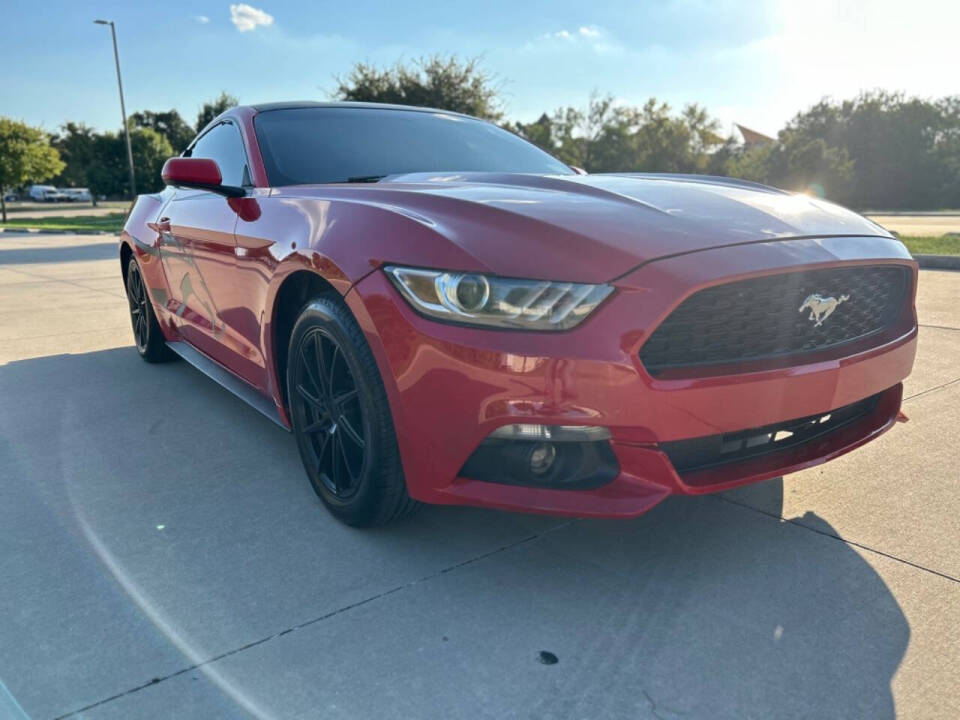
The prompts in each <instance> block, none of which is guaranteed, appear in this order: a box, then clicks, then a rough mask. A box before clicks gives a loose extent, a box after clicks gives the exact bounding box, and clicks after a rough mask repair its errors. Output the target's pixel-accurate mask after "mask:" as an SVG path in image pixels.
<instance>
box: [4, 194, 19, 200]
mask: <svg viewBox="0 0 960 720" xmlns="http://www.w3.org/2000/svg"><path fill="white" fill-rule="evenodd" d="M19 199H20V196H19V195H17V194H16V193H15V192H8V193H7V194H6V195H4V196H3V201H4V202H16V201H17V200H19Z"/></svg>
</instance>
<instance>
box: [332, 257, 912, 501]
mask: <svg viewBox="0 0 960 720" xmlns="http://www.w3.org/2000/svg"><path fill="white" fill-rule="evenodd" d="M885 263H893V264H901V265H908V266H910V267H911V268H912V271H913V275H914V287H915V285H916V265H915V263H914V262H913V260H912V259H911V258H910V255H909V254H908V253H907V251H906V249H905V248H904V247H903V245H902V244H901V243H899V242H898V241H895V240H892V239H886V238H817V239H800V240H791V241H779V242H769V243H754V244H745V245H738V246H730V247H726V248H718V249H713V250H706V251H702V252H697V253H691V254H686V255H680V256H675V257H671V258H666V259H662V260H659V261H656V262H651V263H648V264H646V265H644V266H642V267H641V268H639V269H637V270H635V271H633V272H631V273H629V274H627V275H625V276H623V277H621V278H620V279H618V280H617V281H615V282H614V284H615V285H616V287H617V292H616V293H614V295H613V296H611V298H609V299H608V301H607V302H606V303H605V304H604V305H603V306H602V307H601V308H599V309H598V310H597V311H596V312H595V313H594V314H593V315H592V316H591V317H590V318H588V319H587V320H586V321H585V322H584V323H582V324H581V325H580V326H578V327H577V328H575V329H573V330H571V331H569V332H563V333H526V332H516V331H491V330H483V329H476V328H468V327H460V326H455V325H445V324H441V323H436V322H432V321H430V320H427V319H424V318H422V317H420V316H419V315H417V314H416V313H415V312H413V311H412V310H411V309H410V307H409V306H408V305H407V304H406V302H405V301H404V300H403V299H402V298H401V297H400V296H399V295H398V293H397V292H396V291H395V289H394V288H393V287H392V285H391V284H390V283H389V281H388V280H387V278H386V277H384V275H383V274H382V273H380V272H375V273H372V274H371V275H369V276H367V277H366V278H365V279H364V280H362V281H361V282H360V283H358V284H357V285H356V286H355V288H354V289H353V290H352V291H351V292H350V293H348V295H347V301H348V303H349V304H350V306H351V309H352V310H353V312H354V314H355V316H356V317H357V319H358V321H359V322H360V324H361V326H362V327H363V329H364V332H365V334H366V336H367V338H368V341H369V342H370V345H371V348H372V350H373V352H374V355H375V357H376V359H377V362H378V364H379V366H380V370H381V374H382V376H383V379H384V385H385V387H386V390H387V395H388V398H389V400H390V406H391V411H392V414H393V419H394V425H395V429H396V433H397V439H398V443H399V446H400V451H401V456H402V459H403V467H404V472H405V475H406V479H407V485H408V488H409V491H410V494H411V496H413V497H414V498H417V499H419V500H423V501H425V502H431V503H446V504H469V505H482V506H486V507H496V508H501V509H509V510H523V511H532V512H544V513H555V514H567V515H579V516H602V517H630V516H635V515H638V514H640V513H643V512H645V511H647V510H649V509H650V508H651V507H653V506H654V505H655V504H657V503H658V502H660V501H661V500H662V499H663V498H664V497H666V496H667V495H670V494H700V493H705V492H714V491H718V490H724V489H728V488H731V487H735V486H737V485H742V484H745V483H749V482H755V481H758V480H762V479H765V478H769V477H775V476H777V475H781V474H784V473H787V472H791V471H794V470H798V469H800V468H804V467H809V466H811V465H815V464H818V463H821V462H825V461H827V460H829V459H831V458H833V457H836V456H838V455H841V454H843V453H845V452H848V451H850V450H852V449H854V448H856V447H858V446H860V445H862V444H864V443H866V442H868V441H870V440H871V439H873V438H874V437H876V436H877V435H879V434H880V433H882V432H884V431H885V430H886V429H888V428H889V427H890V426H891V425H892V423H893V422H894V421H895V419H896V416H897V413H898V411H899V408H900V399H901V385H900V383H901V381H902V380H903V379H904V378H905V377H907V375H909V373H910V370H911V368H912V366H913V359H914V355H915V352H916V317H915V314H914V313H913V312H912V295H911V312H910V313H909V317H908V318H905V321H904V323H903V324H902V325H901V326H899V327H898V330H897V332H896V333H895V334H894V336H891V337H885V338H884V339H883V341H882V342H881V343H880V344H879V345H876V346H874V347H871V348H870V349H868V350H862V351H860V352H857V353H855V354H851V355H844V356H840V357H835V356H833V357H829V358H818V359H816V360H815V361H809V360H807V361H805V362H804V363H803V364H799V365H787V366H783V365H781V366H778V367H773V368H763V369H751V370H749V371H746V372H737V373H734V374H718V375H709V374H706V375H700V376H697V377H681V378H676V377H674V378H671V379H663V378H653V377H651V376H650V375H649V374H648V373H647V372H646V371H645V369H644V367H643V365H642V364H641V362H640V360H639V357H638V351H639V348H640V346H641V345H642V343H643V342H644V340H645V339H646V337H647V336H648V333H649V332H650V331H651V330H652V329H653V328H654V327H656V325H657V324H658V323H659V322H660V321H661V320H662V319H663V318H664V317H666V315H667V314H668V313H669V312H670V311H671V310H672V309H673V308H674V307H676V306H677V305H678V304H679V303H680V302H681V301H682V300H683V299H684V298H686V297H687V296H689V295H690V294H692V293H693V292H696V291H697V290H699V289H701V288H703V287H706V286H707V285H711V284H716V283H720V282H730V281H734V280H738V279H745V278H748V277H752V276H758V275H764V274H770V273H777V272H784V271H794V270H799V269H803V268H808V267H834V266H847V265H855V264H869V265H877V264H885ZM873 395H878V402H877V403H876V405H875V406H874V407H873V409H872V410H871V412H870V413H868V414H867V415H865V416H864V417H861V418H859V419H858V420H857V421H856V422H853V423H851V424H848V425H846V426H844V427H843V428H840V429H838V430H837V431H835V432H833V433H830V434H828V435H826V436H824V437H822V438H820V439H818V440H817V441H816V442H810V443H806V444H804V445H801V446H798V447H794V448H790V449H789V450H783V451H778V452H771V453H769V454H765V455H763V456H760V457H757V458H753V459H750V460H746V461H744V462H738V463H733V464H727V465H724V466H721V467H717V468H713V469H710V470H706V471H699V472H695V473H689V474H680V473H678V472H677V471H676V470H675V469H674V467H673V465H672V464H671V462H670V460H669V458H668V457H667V455H666V454H665V453H664V452H663V450H662V449H661V448H660V447H659V445H660V444H661V443H665V442H670V441H677V440H683V439H688V438H695V437H700V436H707V435H715V434H718V433H729V432H734V431H739V430H746V429H749V428H757V427H762V426H767V425H772V424H775V423H779V422H783V421H786V420H791V419H795V418H802V417H806V416H811V415H816V414H818V413H827V412H829V411H830V410H833V409H836V408H839V407H842V406H846V405H849V404H851V403H854V402H857V401H859V400H862V399H864V398H867V397H870V396H873ZM518 422H523V423H540V424H546V425H601V426H604V427H607V428H609V429H610V432H611V435H612V440H611V443H612V449H613V451H614V453H615V455H616V457H617V461H618V463H619V466H620V472H619V474H618V475H617V477H616V478H615V479H614V480H613V481H612V482H610V483H608V484H606V485H603V486H602V487H599V488H594V489H588V490H567V489H551V488H536V487H523V486H516V485H504V484H499V483H491V482H481V481H476V480H469V479H465V478H461V477H458V473H459V471H460V469H461V468H462V467H463V465H464V463H465V462H466V460H467V458H468V457H469V456H470V455H471V453H472V452H473V451H474V450H475V449H476V448H477V447H478V445H479V444H480V443H481V442H482V441H483V440H484V438H486V437H487V436H488V435H489V434H490V433H491V432H492V431H493V430H494V429H496V428H497V427H499V426H501V425H505V424H510V423H518Z"/></svg>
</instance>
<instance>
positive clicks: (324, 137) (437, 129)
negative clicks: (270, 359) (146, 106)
mask: <svg viewBox="0 0 960 720" xmlns="http://www.w3.org/2000/svg"><path fill="white" fill-rule="evenodd" d="M255 127H256V132H257V140H258V141H259V143H260V152H261V154H262V155H263V163H264V165H265V166H266V170H267V177H268V179H269V180H270V184H271V185H273V186H280V185H305V184H314V183H340V182H350V181H354V182H356V181H370V180H372V179H377V178H379V177H382V176H384V175H393V174H397V173H411V172H469V171H481V172H511V173H535V174H550V175H557V174H560V175H570V174H573V171H572V170H571V169H570V168H569V167H567V166H566V165H564V164H563V163H561V162H560V161H559V160H556V159H555V158H553V157H552V156H550V155H548V154H547V153H545V152H544V151H542V150H540V149H539V148H537V147H535V146H534V145H531V144H530V143H528V142H526V141H525V140H521V139H520V138H519V137H517V136H516V135H514V134H512V133H509V132H507V131H506V130H502V129H501V128H498V127H497V126H495V125H492V124H490V123H487V122H483V121H480V120H474V119H471V118H466V117H462V116H457V115H447V114H445V113H430V112H412V111H409V110H388V109H384V110H377V109H370V108H336V107H330V108H296V109H286V110H271V111H267V112H263V113H261V114H259V115H257V116H256V119H255Z"/></svg>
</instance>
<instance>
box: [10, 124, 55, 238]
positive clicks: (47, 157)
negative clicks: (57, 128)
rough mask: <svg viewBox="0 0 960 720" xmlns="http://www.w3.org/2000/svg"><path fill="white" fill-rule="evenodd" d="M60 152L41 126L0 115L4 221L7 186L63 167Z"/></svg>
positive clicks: (50, 174) (35, 179)
mask: <svg viewBox="0 0 960 720" xmlns="http://www.w3.org/2000/svg"><path fill="white" fill-rule="evenodd" d="M63 167H64V164H63V161H62V160H60V153H58V152H57V150H56V149H55V148H53V147H52V146H51V145H50V138H49V136H48V135H47V133H45V132H44V131H43V130H41V129H40V128H35V127H31V126H29V125H27V124H25V123H22V122H17V121H16V120H11V119H10V118H5V117H0V217H2V220H3V222H6V221H7V204H6V201H5V200H4V195H6V192H7V189H8V188H14V187H19V186H20V185H24V184H26V183H28V182H40V181H42V180H46V179H47V178H51V177H54V176H55V175H56V174H57V173H59V172H60V171H61V170H63Z"/></svg>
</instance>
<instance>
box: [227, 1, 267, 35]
mask: <svg viewBox="0 0 960 720" xmlns="http://www.w3.org/2000/svg"><path fill="white" fill-rule="evenodd" d="M230 22H232V23H233V24H234V25H235V26H236V27H237V30H239V31H240V32H250V31H251V30H256V29H257V27H258V26H260V25H263V26H264V27H266V26H268V25H273V15H270V14H268V13H265V12H264V11H263V10H260V9H259V8H255V7H252V6H250V5H247V4H246V3H240V4H238V5H231V6H230Z"/></svg>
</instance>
